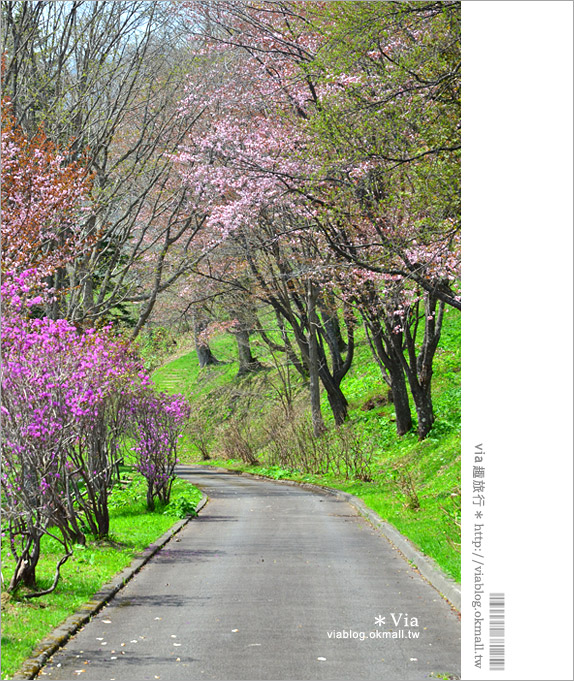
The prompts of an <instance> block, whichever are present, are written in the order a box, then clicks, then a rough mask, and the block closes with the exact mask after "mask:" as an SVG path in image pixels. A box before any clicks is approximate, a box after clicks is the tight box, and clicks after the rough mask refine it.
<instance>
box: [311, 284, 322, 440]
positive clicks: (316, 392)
mask: <svg viewBox="0 0 574 681" xmlns="http://www.w3.org/2000/svg"><path fill="white" fill-rule="evenodd" d="M316 302H317V290H316V288H315V286H314V285H313V284H312V283H309V284H308V287H307V311H308V318H309V391H310V394H311V419H312V422H313V434H314V435H315V437H319V436H320V435H321V434H322V433H324V432H325V430H326V428H325V423H324V421H323V415H322V414H321V395H320V385H319V350H318V344H317V321H318V320H317V312H316V309H315V305H316Z"/></svg>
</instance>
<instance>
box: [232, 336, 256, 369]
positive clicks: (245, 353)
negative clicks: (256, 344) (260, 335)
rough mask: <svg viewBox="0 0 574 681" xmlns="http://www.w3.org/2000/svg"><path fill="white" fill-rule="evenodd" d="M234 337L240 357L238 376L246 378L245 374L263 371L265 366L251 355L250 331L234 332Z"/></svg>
mask: <svg viewBox="0 0 574 681" xmlns="http://www.w3.org/2000/svg"><path fill="white" fill-rule="evenodd" d="M233 335H234V337H235V340H236V342H237V356H238V357H239V371H238V372H237V375H238V376H245V374H248V373H250V372H252V371H260V370H261V369H263V364H261V362H260V361H259V360H258V359H256V358H255V357H253V355H252V354H251V345H250V343H249V335H250V334H249V331H248V330H247V329H239V330H238V331H234V332H233Z"/></svg>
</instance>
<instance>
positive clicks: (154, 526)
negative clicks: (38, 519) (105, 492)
mask: <svg viewBox="0 0 574 681" xmlns="http://www.w3.org/2000/svg"><path fill="white" fill-rule="evenodd" d="M130 478H131V479H132V482H131V484H127V485H125V486H123V487H122V488H119V487H118V488H115V489H114V492H112V495H111V500H110V515H111V532H110V536H109V538H108V539H106V540H104V541H98V542H96V541H93V540H92V541H90V538H89V537H88V542H87V544H86V546H85V547H82V546H76V547H74V555H73V556H72V557H71V558H70V559H69V560H68V562H67V563H66V564H65V565H64V566H63V568H62V576H61V578H60V582H59V584H58V587H57V588H56V590H55V591H54V592H53V593H51V594H48V595H47V596H43V597H41V598H37V599H32V600H30V601H27V600H25V599H22V598H19V597H18V595H16V596H14V597H9V596H8V594H7V593H4V592H3V593H2V678H3V679H9V678H12V675H13V674H14V672H15V671H16V670H17V669H18V667H19V666H20V665H21V664H22V663H23V661H24V660H25V659H26V658H27V657H28V656H29V655H30V654H31V653H32V651H33V650H34V648H35V647H36V646H37V644H38V643H39V642H40V640H41V639H42V638H44V636H46V635H47V634H48V633H49V632H50V631H51V630H52V629H54V628H55V627H57V626H58V625H59V624H61V623H62V622H63V621H64V620H65V619H66V618H67V617H68V616H69V615H71V614H73V613H74V612H75V611H76V610H78V608H80V607H81V606H82V605H83V604H84V603H85V602H86V601H88V600H89V599H90V598H91V597H92V596H93V594H94V593H96V592H97V591H98V590H99V589H100V588H101V587H102V586H103V585H104V584H105V583H106V582H108V581H109V580H110V579H111V578H112V577H113V576H114V575H115V574H116V573H118V572H120V571H121V570H123V569H124V568H125V567H127V566H128V565H129V564H130V563H131V561H132V560H133V558H134V557H135V556H136V555H137V554H138V553H140V552H141V551H142V550H143V549H145V548H146V547H147V546H149V544H151V543H152V542H154V541H155V540H156V539H158V537H160V536H161V535H162V534H163V533H164V532H166V531H167V530H168V529H169V528H170V527H171V526H172V525H173V524H174V523H175V522H176V521H177V520H178V518H180V517H182V514H184V513H186V512H189V511H191V510H192V508H194V507H195V505H197V503H198V502H199V500H200V498H201V492H200V491H199V490H198V489H197V488H195V487H193V486H192V485H190V484H189V483H187V482H184V481H183V480H176V482H175V483H174V488H173V491H172V500H171V502H170V504H169V505H168V506H167V507H165V508H163V509H162V508H158V509H157V510H156V511H155V512H154V513H149V512H148V511H146V508H145V481H142V479H141V476H139V475H137V474H134V475H130ZM60 555H61V553H60V547H59V545H57V543H56V542H55V541H54V540H53V539H51V538H50V537H45V538H44V540H43V543H42V556H41V558H40V563H39V565H38V569H37V576H38V587H39V588H46V587H48V586H49V585H50V584H51V582H52V578H53V570H54V566H55V564H56V562H57V560H58V558H59V556H60ZM13 566H14V562H13V560H12V557H11V555H10V552H9V551H8V550H6V549H5V548H4V547H3V551H2V571H3V575H4V578H5V579H6V580H8V579H9V578H10V576H11V574H12V570H13Z"/></svg>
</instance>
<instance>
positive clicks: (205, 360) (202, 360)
mask: <svg viewBox="0 0 574 681" xmlns="http://www.w3.org/2000/svg"><path fill="white" fill-rule="evenodd" d="M206 328H207V322H205V321H204V320H201V319H198V317H197V316H196V315H194V318H193V337H194V340H195V350H196V352H197V360H198V362H199V366H200V367H201V368H202V369H203V368H204V367H207V366H212V365H214V364H221V362H220V361H219V360H218V359H217V357H215V355H214V354H213V353H212V352H211V348H210V347H209V344H208V343H207V341H205V340H204V339H203V338H202V337H201V334H202V332H203V331H205V329H206Z"/></svg>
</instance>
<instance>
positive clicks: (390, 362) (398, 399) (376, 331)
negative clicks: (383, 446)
mask: <svg viewBox="0 0 574 681" xmlns="http://www.w3.org/2000/svg"><path fill="white" fill-rule="evenodd" d="M365 325H366V329H367V332H370V334H369V340H370V341H371V350H372V352H373V354H374V355H375V357H376V359H378V360H379V367H380V369H381V372H382V374H383V379H384V380H385V382H386V383H388V385H389V387H390V389H391V393H392V396H393V404H394V406H395V414H396V419H397V420H396V428H397V435H405V433H408V432H409V431H410V430H411V429H412V427H413V419H412V416H411V406H410V403H409V394H408V392H407V383H406V380H405V373H404V370H403V367H402V364H401V361H400V359H399V358H398V357H397V356H396V352H395V348H394V347H393V345H392V344H391V343H386V348H385V344H383V328H382V327H381V325H380V323H379V322H378V321H374V320H365ZM385 370H386V371H385Z"/></svg>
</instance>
